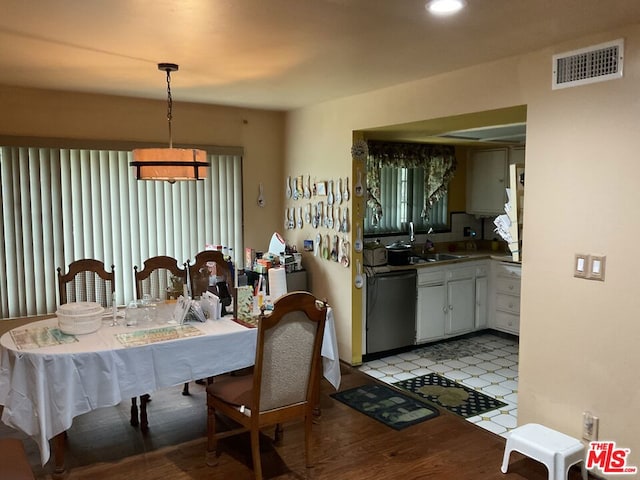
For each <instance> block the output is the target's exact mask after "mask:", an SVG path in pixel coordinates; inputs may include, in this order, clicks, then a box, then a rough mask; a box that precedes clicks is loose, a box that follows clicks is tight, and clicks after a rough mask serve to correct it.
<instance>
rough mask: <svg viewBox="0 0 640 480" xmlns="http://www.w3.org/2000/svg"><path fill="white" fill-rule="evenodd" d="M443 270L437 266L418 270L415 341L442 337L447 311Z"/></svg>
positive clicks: (419, 341) (426, 340)
mask: <svg viewBox="0 0 640 480" xmlns="http://www.w3.org/2000/svg"><path fill="white" fill-rule="evenodd" d="M444 284H445V270H443V269H441V268H437V267H430V268H421V269H419V270H418V305H417V310H416V343H424V342H428V341H432V340H438V339H441V338H444V324H445V317H446V313H447V291H446V289H445V286H444Z"/></svg>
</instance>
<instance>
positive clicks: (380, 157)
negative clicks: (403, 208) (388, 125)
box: [367, 140, 457, 222]
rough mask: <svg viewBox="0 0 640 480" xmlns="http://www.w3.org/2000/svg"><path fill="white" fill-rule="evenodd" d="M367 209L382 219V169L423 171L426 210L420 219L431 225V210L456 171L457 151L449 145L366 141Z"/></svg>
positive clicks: (444, 191)
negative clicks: (429, 221) (368, 207)
mask: <svg viewBox="0 0 640 480" xmlns="http://www.w3.org/2000/svg"><path fill="white" fill-rule="evenodd" d="M367 147H368V152H369V155H368V157H367V193H368V199H367V202H368V205H369V206H370V207H371V208H372V209H373V210H374V211H376V212H377V213H378V215H382V207H381V204H380V200H379V199H380V170H381V169H382V168H383V167H395V168H416V167H423V168H424V174H425V175H424V191H425V195H424V207H423V210H422V213H421V217H422V218H423V219H424V221H425V222H428V219H429V212H430V210H431V206H432V205H434V204H435V203H436V202H437V201H438V200H440V198H441V197H442V196H443V195H445V194H446V192H447V185H448V184H449V181H450V180H451V179H452V178H453V174H454V173H455V170H456V165H457V162H456V157H455V149H454V147H452V146H449V145H432V144H425V143H400V142H380V141H372V140H369V141H367Z"/></svg>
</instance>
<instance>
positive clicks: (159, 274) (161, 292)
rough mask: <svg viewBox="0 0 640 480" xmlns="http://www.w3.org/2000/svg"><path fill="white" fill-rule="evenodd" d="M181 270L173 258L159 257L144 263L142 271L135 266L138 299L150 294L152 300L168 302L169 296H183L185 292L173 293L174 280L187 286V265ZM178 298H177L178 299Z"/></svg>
mask: <svg viewBox="0 0 640 480" xmlns="http://www.w3.org/2000/svg"><path fill="white" fill-rule="evenodd" d="M183 267H184V268H180V266H179V265H178V261H177V260H176V259H175V258H173V257H168V256H165V255H159V256H157V257H151V258H149V259H147V260H145V261H144V265H143V268H142V270H139V269H138V266H137V265H136V266H134V267H133V270H134V276H135V280H136V298H137V299H138V300H141V299H142V297H143V295H145V294H149V295H151V298H152V299H160V300H166V299H167V298H168V296H169V295H182V293H183V291H182V289H180V291H171V289H172V288H174V284H173V281H172V280H173V278H175V279H177V280H179V281H180V282H181V283H182V285H186V284H187V264H186V263H184V264H183ZM176 298H177V297H176Z"/></svg>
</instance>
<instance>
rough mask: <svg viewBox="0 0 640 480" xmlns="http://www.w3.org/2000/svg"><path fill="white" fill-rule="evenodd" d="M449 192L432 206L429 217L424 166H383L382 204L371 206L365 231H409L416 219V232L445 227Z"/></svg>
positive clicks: (365, 222)
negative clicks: (423, 213) (425, 214)
mask: <svg viewBox="0 0 640 480" xmlns="http://www.w3.org/2000/svg"><path fill="white" fill-rule="evenodd" d="M447 199H448V197H447V195H446V194H444V195H443V196H442V197H441V198H440V200H438V201H437V202H436V203H435V204H434V205H432V206H431V211H430V213H429V218H428V219H426V218H423V217H422V211H423V208H424V169H423V168H421V167H418V168H402V167H399V168H396V167H383V168H382V169H381V171H380V206H381V208H382V215H380V214H377V213H376V212H377V210H376V208H374V207H372V206H371V205H368V206H367V214H366V216H365V219H364V231H365V234H370V235H371V234H385V233H389V234H391V233H398V232H407V231H408V230H409V222H413V224H414V227H415V229H416V232H419V231H422V232H426V231H428V230H429V229H430V228H433V229H434V230H442V229H444V228H446V226H447V221H448V208H447V207H448V205H447V204H448V202H447Z"/></svg>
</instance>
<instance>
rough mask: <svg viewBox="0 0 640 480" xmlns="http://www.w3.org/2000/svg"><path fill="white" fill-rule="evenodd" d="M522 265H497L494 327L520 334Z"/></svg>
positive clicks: (501, 263)
mask: <svg viewBox="0 0 640 480" xmlns="http://www.w3.org/2000/svg"><path fill="white" fill-rule="evenodd" d="M521 274H522V267H521V266H520V265H518V264H510V263H503V262H500V263H497V264H496V265H495V276H494V284H495V292H494V307H495V308H494V310H495V315H494V328H495V329H496V330H501V331H504V332H508V333H513V334H515V335H518V334H519V333H520V282H521Z"/></svg>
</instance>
